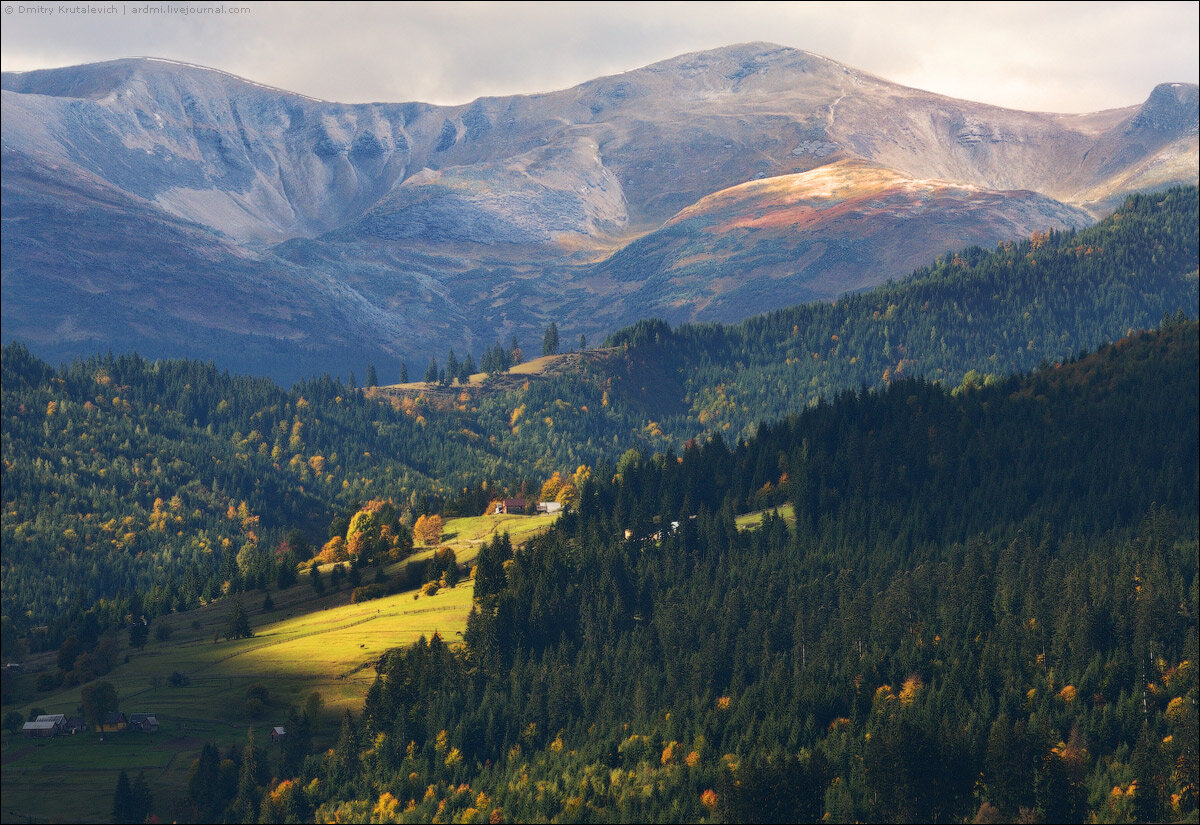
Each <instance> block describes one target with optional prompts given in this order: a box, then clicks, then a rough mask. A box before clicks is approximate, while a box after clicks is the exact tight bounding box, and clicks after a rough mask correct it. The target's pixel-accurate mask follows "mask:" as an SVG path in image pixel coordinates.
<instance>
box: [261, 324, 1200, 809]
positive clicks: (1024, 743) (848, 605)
mask: <svg viewBox="0 0 1200 825" xmlns="http://www.w3.org/2000/svg"><path fill="white" fill-rule="evenodd" d="M1197 346H1198V341H1197V326H1196V324H1195V323H1191V322H1179V323H1175V324H1171V325H1168V327H1167V328H1165V329H1163V330H1161V331H1159V332H1155V333H1148V334H1143V335H1139V336H1136V337H1134V338H1131V339H1127V340H1123V341H1121V342H1120V343H1118V344H1116V345H1114V346H1110V347H1105V348H1103V349H1102V350H1100V351H1099V352H1097V353H1095V354H1093V355H1090V356H1088V357H1085V358H1082V359H1079V360H1077V361H1075V362H1073V363H1068V364H1063V365H1060V366H1056V367H1054V368H1051V369H1047V370H1043V371H1038V372H1035V373H1033V374H1031V375H1029V376H1026V377H1023V378H1011V379H1006V380H1004V381H1001V382H998V383H996V384H994V385H993V386H989V387H983V388H969V389H964V390H961V391H958V392H954V393H951V392H948V391H947V390H945V389H944V388H940V387H937V386H935V385H932V384H929V383H925V382H922V381H915V380H914V381H902V382H895V383H893V384H892V385H891V386H889V387H888V388H887V390H885V391H883V392H867V393H852V392H848V393H845V394H843V395H841V396H839V397H838V398H837V399H835V400H833V401H832V402H830V403H823V404H820V405H818V406H817V407H815V408H813V409H812V410H809V411H807V412H805V413H803V414H801V415H799V416H797V417H794V418H791V419H788V420H787V421H786V422H783V423H780V424H778V425H773V426H763V427H762V428H760V429H759V431H758V432H757V434H756V435H755V436H754V437H753V438H752V439H750V440H748V441H741V442H738V443H737V444H732V445H730V444H726V443H724V442H723V441H722V440H721V439H720V438H719V437H715V438H713V439H711V440H709V441H706V442H705V443H703V444H692V445H689V446H688V448H687V449H686V450H684V451H683V452H682V454H679V455H676V454H673V453H667V454H660V455H656V456H647V455H644V454H642V453H639V452H630V453H628V454H627V455H625V456H623V457H622V459H621V460H620V462H618V463H617V465H616V466H609V467H605V468H602V469H601V470H600V471H598V472H595V473H593V479H594V481H593V482H590V483H589V484H588V485H587V486H586V487H585V490H584V492H583V496H582V500H581V502H580V505H579V507H578V510H577V511H576V512H574V513H571V514H569V515H568V516H566V517H564V518H563V519H562V520H561V521H560V522H559V524H558V525H557V527H556V528H555V529H554V530H553V531H552V532H551V533H550V534H549V535H547V536H546V537H544V538H543V539H541V540H537V541H535V542H533V543H531V544H529V545H526V546H525V547H524V548H523V549H521V550H520V551H516V552H514V551H513V549H512V548H511V546H510V545H509V544H508V543H507V542H506V541H504V540H497V541H495V542H494V543H492V544H490V545H489V546H488V547H487V548H486V550H485V551H484V552H483V553H481V555H480V557H479V560H478V566H477V568H476V570H475V599H476V609H475V611H474V612H473V613H472V616H471V619H470V620H469V624H468V632H467V634H466V638H465V640H464V641H465V644H464V645H463V646H462V647H461V648H451V647H449V646H448V645H447V643H446V642H445V640H441V639H438V638H434V639H432V640H429V641H428V642H427V643H425V644H421V645H418V646H417V647H415V648H412V649H408V650H403V651H396V652H394V653H392V654H390V655H389V656H388V657H386V658H385V659H384V660H383V661H382V662H381V664H380V666H379V668H378V669H379V675H378V678H377V680H376V682H375V684H374V686H373V687H372V688H371V690H370V693H369V694H368V696H367V703H366V706H365V708H364V710H363V713H362V714H361V716H359V717H353V716H347V717H346V718H345V720H344V722H343V727H342V732H341V735H340V738H339V740H338V743H337V745H336V747H335V748H334V749H332V750H331V751H330V752H328V753H326V754H324V755H318V756H313V757H310V758H309V759H308V760H306V761H305V762H304V764H303V766H302V768H301V769H300V770H299V771H298V772H297V774H296V776H294V777H290V778H289V779H290V780H291V781H289V782H288V783H286V787H285V785H283V784H281V785H276V786H275V791H274V792H273V793H271V794H268V795H267V796H264V801H263V802H262V807H261V811H260V815H261V816H263V817H264V819H271V818H272V817H279V816H286V815H296V816H298V817H299V816H300V815H304V816H309V815H311V808H307V807H305V806H311V807H313V808H316V816H317V817H318V818H320V819H322V820H326V819H335V820H336V821H350V820H358V821H363V820H366V819H372V820H377V821H392V820H406V821H430V820H431V819H434V818H435V817H436V819H437V821H475V820H476V819H479V820H480V821H482V820H483V819H485V818H488V817H496V818H501V817H502V818H504V819H505V820H511V821H532V820H539V819H550V820H562V821H588V820H601V821H608V820H614V821H687V820H711V821H718V820H719V821H756V822H762V821H775V822H792V821H816V820H819V819H821V818H823V817H828V819H829V820H830V821H859V820H863V821H896V822H910V821H932V822H941V821H963V820H965V819H970V818H973V817H975V816H976V815H978V816H979V817H980V818H983V819H988V820H991V821H1005V820H1015V819H1017V818H1019V817H1025V818H1036V820H1037V821H1046V822H1070V821H1081V820H1083V819H1084V818H1085V817H1093V816H1094V817H1096V818H1097V819H1099V820H1100V821H1128V820H1138V821H1161V820H1164V819H1174V818H1178V817H1184V818H1186V817H1188V816H1194V815H1195V811H1196V796H1195V794H1196V770H1197V734H1198V731H1197V714H1196V704H1195V702H1196V698H1197V670H1196V667H1195V661H1196V655H1197V649H1196V648H1197V637H1196V615H1197V608H1198V598H1197V576H1196V572H1197V570H1196V567H1197V517H1196V507H1195V503H1196V497H1197V493H1198V479H1197V465H1196V458H1195V457H1196V455H1197V448H1198V444H1197V427H1196V421H1197V415H1198V411H1197V396H1198V391H1200V387H1198V386H1197V383H1198V381H1197V374H1198V368H1200V364H1198V357H1197ZM771 504H778V505H783V504H790V505H791V506H792V508H793V510H794V513H795V523H794V525H792V526H789V525H788V524H787V523H785V521H784V520H783V519H781V518H778V517H773V518H768V519H767V520H766V521H765V522H764V523H763V524H762V525H761V526H760V527H759V528H757V529H755V530H749V531H739V530H738V529H737V527H736V526H735V524H734V516H735V514H736V513H739V512H742V511H744V510H746V509H748V508H751V507H761V506H763V505H768V506H769V505H771ZM281 789H283V790H281ZM301 789H307V790H304V791H302V790H301ZM310 791H311V792H310ZM275 805H279V806H282V807H280V808H278V809H277V808H275V807H272V806H275Z"/></svg>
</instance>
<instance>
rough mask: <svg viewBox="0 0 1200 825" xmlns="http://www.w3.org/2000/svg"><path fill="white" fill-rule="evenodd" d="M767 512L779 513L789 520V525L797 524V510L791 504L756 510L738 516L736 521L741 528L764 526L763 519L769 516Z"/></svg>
mask: <svg viewBox="0 0 1200 825" xmlns="http://www.w3.org/2000/svg"><path fill="white" fill-rule="evenodd" d="M767 513H776V514H778V515H779V517H780V518H782V519H783V520H784V521H785V522H787V524H788V526H789V527H790V526H794V525H795V524H796V511H795V509H794V508H793V507H792V505H791V504H784V505H781V506H779V507H773V508H771V509H770V510H756V511H755V512H753V513H746V514H745V515H744V516H738V517H737V518H736V519H734V521H735V522H736V523H737V526H738V529H739V530H754V529H756V528H758V527H761V526H762V523H763V519H765V518H766V517H767Z"/></svg>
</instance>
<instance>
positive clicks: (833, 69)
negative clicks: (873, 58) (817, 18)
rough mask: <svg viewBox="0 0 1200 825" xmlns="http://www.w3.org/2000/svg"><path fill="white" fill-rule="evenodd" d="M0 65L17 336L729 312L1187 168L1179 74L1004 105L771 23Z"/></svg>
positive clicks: (454, 338)
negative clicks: (449, 103)
mask: <svg viewBox="0 0 1200 825" xmlns="http://www.w3.org/2000/svg"><path fill="white" fill-rule="evenodd" d="M3 89H4V91H3V207H4V244H3V253H2V254H3V323H4V328H5V332H6V337H13V336H17V337H20V338H23V339H25V340H27V341H29V342H30V343H31V344H33V345H34V347H35V348H36V349H37V350H38V351H39V352H40V353H42V354H45V355H47V356H49V357H69V356H72V355H75V354H89V353H91V352H93V351H96V350H98V349H104V348H108V347H110V346H111V347H114V348H122V349H124V348H137V349H139V350H141V351H143V352H144V353H145V354H149V355H159V354H162V355H168V354H169V355H180V354H184V355H192V356H197V357H202V358H215V359H217V360H218V361H219V362H221V363H222V364H225V365H228V366H231V367H234V368H237V369H241V370H245V371H253V372H263V371H267V372H270V373H271V374H273V375H275V376H277V377H280V378H284V379H289V378H293V377H296V376H298V375H303V374H310V373H312V372H314V371H319V370H331V371H335V372H345V371H346V370H348V369H350V368H353V366H354V365H356V364H358V365H361V364H362V363H365V362H366V361H375V362H377V363H379V364H381V365H388V366H391V367H394V366H395V364H396V362H398V360H399V359H401V358H403V359H407V360H408V361H409V363H410V364H417V363H422V362H423V361H424V360H427V359H428V357H429V356H430V354H435V355H439V356H440V355H441V354H442V353H444V352H445V350H446V349H447V348H449V347H451V346H453V347H455V348H456V349H458V351H459V352H460V353H461V352H463V351H465V350H470V351H475V352H478V351H479V350H480V348H481V347H483V346H486V345H488V344H490V343H491V342H492V341H493V340H496V339H498V338H503V339H505V340H507V338H508V337H509V336H510V335H512V334H514V333H516V334H518V335H519V336H523V337H524V338H525V339H527V340H529V339H531V338H534V337H536V336H539V335H540V334H541V330H542V329H544V327H545V325H546V324H547V323H548V322H549V321H550V320H555V321H557V322H558V324H559V326H560V328H562V329H563V330H564V332H565V333H566V334H569V335H571V334H575V333H576V332H586V333H587V334H588V336H589V338H592V339H593V340H595V339H596V336H598V335H602V334H603V332H604V331H606V330H607V329H611V328H612V326H614V325H616V324H620V323H626V322H629V321H632V320H635V319H637V318H640V317H644V316H645V315H647V314H651V313H655V314H661V315H665V316H667V317H669V318H670V319H671V320H683V319H689V318H703V319H721V320H736V319H740V318H741V317H743V316H744V315H746V314H749V313H753V312H760V311H764V310H769V309H772V308H775V307H778V306H782V305H786V304H790V303H794V302H796V301H801V300H810V299H828V298H832V297H835V296H836V295H838V294H840V293H842V292H844V291H846V290H850V289H860V288H864V287H868V286H870V285H872V284H875V283H879V282H882V281H884V280H886V279H888V278H894V277H900V276H903V275H904V274H906V273H907V271H909V270H910V269H911V268H912V267H913V266H915V265H917V264H919V263H923V262H925V261H927V260H929V259H930V258H932V257H933V256H934V255H936V254H940V253H941V252H944V251H946V250H947V249H948V248H953V247H956V246H962V245H965V244H970V243H979V244H991V243H995V242H997V241H999V240H1003V239H1007V238H1010V237H1014V236H1019V235H1026V234H1028V233H1029V232H1030V231H1032V230H1034V229H1041V228H1046V227H1067V226H1079V225H1082V224H1083V223H1084V222H1086V221H1087V220H1089V219H1090V218H1094V217H1096V216H1098V215H1100V214H1102V213H1103V212H1104V211H1105V210H1107V209H1109V208H1111V206H1112V205H1113V204H1115V203H1116V202H1118V201H1119V200H1120V199H1121V198H1122V197H1123V196H1124V195H1125V194H1127V193H1128V192H1131V191H1136V190H1142V189H1151V188H1156V187H1162V186H1166V185H1170V184H1173V183H1181V182H1186V183H1191V182H1195V181H1196V180H1197V159H1196V158H1197V117H1198V116H1197V88H1196V86H1195V85H1189V84H1163V85H1160V86H1158V87H1156V88H1155V89H1154V90H1153V92H1152V93H1151V94H1150V97H1149V98H1148V99H1147V101H1146V102H1145V103H1144V104H1143V105H1142V106H1135V107H1130V108H1127V109H1118V110H1111V111H1106V112H1098V113H1093V114H1085V115H1057V114H1046V113H1034V112H1018V111H1011V110H1005V109H1000V108H997V107H992V106H985V105H982V104H976V103H971V102H967V101H960V100H953V99H950V98H945V97H941V96H938V95H933V94H929V93H926V92H921V91H919V90H915V89H909V88H905V87H902V86H898V85H896V84H893V83H889V82H887V81H885V80H882V79H880V78H877V77H874V76H871V75H868V74H865V73H862V72H858V71H856V70H854V69H851V68H849V67H846V66H842V65H840V64H838V63H836V62H834V61H831V60H828V59H826V58H823V57H820V56H818V55H813V54H809V53H807V52H803V51H799V50H795V49H787V48H780V47H778V46H772V45H769V44H747V45H741V46H732V47H729V48H725V49H718V50H714V51H710V52H702V53H697V54H690V55H683V56H681V57H677V58H674V59H672V60H667V61H663V62H661V63H656V64H654V65H652V66H648V67H645V68H643V69H638V70H636V71H632V72H627V73H625V74H622V75H617V76H614V77H606V78H600V79H597V80H594V81H591V82H589V83H585V84H583V85H581V86H578V87H575V88H572V89H566V90H563V91H559V92H554V93H551V94H542V95H529V96H513V97H507V98H482V99H480V100H477V101H475V102H473V103H471V104H467V105H464V106H456V107H437V106H429V105H425V104H420V103H401V104H363V105H342V104H337V103H328V102H325V101H319V100H314V99H311V98H307V97H304V96H301V95H296V94H292V93H289V92H285V91H281V90H278V89H272V88H268V87H265V86H261V85H258V84H255V83H252V82H249V81H246V80H242V79H240V78H236V77H233V76H231V75H228V74H225V73H223V72H219V71H214V70H211V69H204V68H201V67H196V66H189V65H184V64H178V63H173V62H170V61H162V60H146V59H137V60H118V61H112V62H109V63H102V64H95V65H90V66H80V67H73V68H67V69H56V70H48V71H41V72H28V73H22V74H5V75H4V78H3ZM385 368H387V367H385Z"/></svg>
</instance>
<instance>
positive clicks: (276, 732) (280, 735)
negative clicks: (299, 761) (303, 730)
mask: <svg viewBox="0 0 1200 825" xmlns="http://www.w3.org/2000/svg"><path fill="white" fill-rule="evenodd" d="M286 738H287V730H285V729H284V728H282V727H280V726H279V725H276V726H275V727H273V728H271V741H272V742H282V741H283V740H284V739H286Z"/></svg>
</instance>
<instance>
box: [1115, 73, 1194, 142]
mask: <svg viewBox="0 0 1200 825" xmlns="http://www.w3.org/2000/svg"><path fill="white" fill-rule="evenodd" d="M1198 119H1200V87H1197V86H1196V84H1195V83H1160V84H1158V85H1157V86H1155V87H1154V90H1153V91H1152V92H1150V97H1148V98H1146V102H1145V103H1143V104H1142V106H1141V108H1140V109H1139V110H1138V113H1137V115H1136V116H1135V117H1134V119H1133V121H1132V122H1131V123H1130V128H1131V129H1153V130H1155V131H1158V132H1183V133H1189V132H1190V133H1191V134H1193V135H1194V134H1196V133H1197V120H1198Z"/></svg>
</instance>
